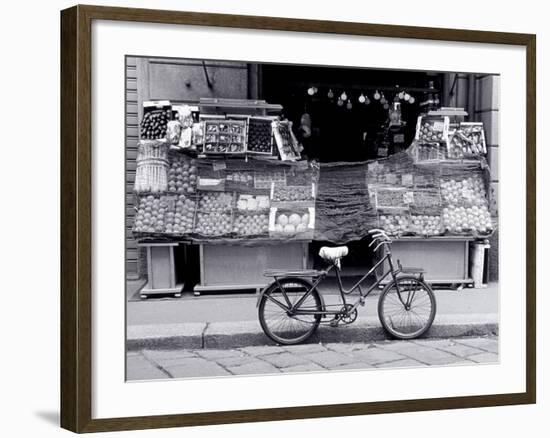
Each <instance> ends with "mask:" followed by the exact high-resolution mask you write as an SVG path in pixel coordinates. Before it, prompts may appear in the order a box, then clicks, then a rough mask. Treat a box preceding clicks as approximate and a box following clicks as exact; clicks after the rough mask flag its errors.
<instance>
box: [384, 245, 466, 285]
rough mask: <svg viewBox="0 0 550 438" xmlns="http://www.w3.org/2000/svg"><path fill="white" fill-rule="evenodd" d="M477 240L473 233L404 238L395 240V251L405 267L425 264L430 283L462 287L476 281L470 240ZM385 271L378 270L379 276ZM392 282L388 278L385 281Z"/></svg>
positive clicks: (426, 276) (426, 279)
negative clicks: (473, 276) (469, 234)
mask: <svg viewBox="0 0 550 438" xmlns="http://www.w3.org/2000/svg"><path fill="white" fill-rule="evenodd" d="M473 240H475V239H474V238H473V237H471V236H433V237H428V238H423V237H418V236H411V237H401V238H399V239H395V240H393V241H392V246H391V252H392V256H393V260H394V263H395V264H397V260H399V261H400V263H401V264H402V265H403V266H422V268H423V269H424V271H425V274H424V279H425V281H426V282H427V283H428V284H438V285H441V284H450V285H457V286H461V285H466V284H471V283H473V279H472V278H471V276H470V273H469V266H470V261H469V260H470V255H469V243H470V242H471V241H473ZM385 253H386V250H385V249H384V250H381V251H380V252H379V257H380V259H381V258H382V257H384V255H385ZM386 268H387V266H386ZM382 272H383V271H382V269H378V270H377V272H376V275H377V276H378V277H380V276H381V275H382ZM388 281H390V279H389V278H388V277H386V279H385V280H384V281H383V282H382V284H387V283H388Z"/></svg>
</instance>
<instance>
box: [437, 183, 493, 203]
mask: <svg viewBox="0 0 550 438" xmlns="http://www.w3.org/2000/svg"><path fill="white" fill-rule="evenodd" d="M441 195H442V196H443V199H444V200H445V202H446V203H447V204H450V205H468V206H474V205H475V206H478V207H481V206H484V205H487V195H486V192H485V185H484V184H483V181H482V180H481V178H479V177H469V178H464V179H462V180H460V179H456V180H455V179H450V180H448V181H442V182H441Z"/></svg>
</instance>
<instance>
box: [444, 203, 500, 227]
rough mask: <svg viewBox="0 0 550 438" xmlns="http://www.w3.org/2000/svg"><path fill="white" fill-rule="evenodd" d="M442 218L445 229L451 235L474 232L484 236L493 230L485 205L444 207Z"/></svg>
mask: <svg viewBox="0 0 550 438" xmlns="http://www.w3.org/2000/svg"><path fill="white" fill-rule="evenodd" d="M442 218H443V224H444V226H445V229H446V230H448V231H449V232H451V233H464V232H467V231H475V232H478V233H480V234H485V233H489V232H491V231H492V229H493V223H492V221H491V214H490V213H489V209H488V208H487V206H486V205H484V206H477V205H473V206H471V207H463V206H449V207H445V208H444V209H443V214H442Z"/></svg>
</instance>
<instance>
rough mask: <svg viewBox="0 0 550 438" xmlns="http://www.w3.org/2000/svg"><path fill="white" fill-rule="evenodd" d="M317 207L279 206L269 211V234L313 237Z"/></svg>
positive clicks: (304, 237) (294, 237) (292, 237)
mask: <svg viewBox="0 0 550 438" xmlns="http://www.w3.org/2000/svg"><path fill="white" fill-rule="evenodd" d="M314 229H315V208H314V207H308V208H294V209H288V208H278V207H271V209H270V211H269V235H270V237H274V238H290V239H312V238H313V231H314Z"/></svg>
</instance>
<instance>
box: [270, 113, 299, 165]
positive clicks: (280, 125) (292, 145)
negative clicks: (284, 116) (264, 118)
mask: <svg viewBox="0 0 550 438" xmlns="http://www.w3.org/2000/svg"><path fill="white" fill-rule="evenodd" d="M272 127H273V135H274V138H275V143H276V145H277V149H278V151H279V155H280V157H281V161H295V160H297V159H299V158H300V152H299V151H298V141H297V140H296V138H295V137H294V134H293V133H292V122H289V121H288V120H284V121H274V122H273V124H272Z"/></svg>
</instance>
